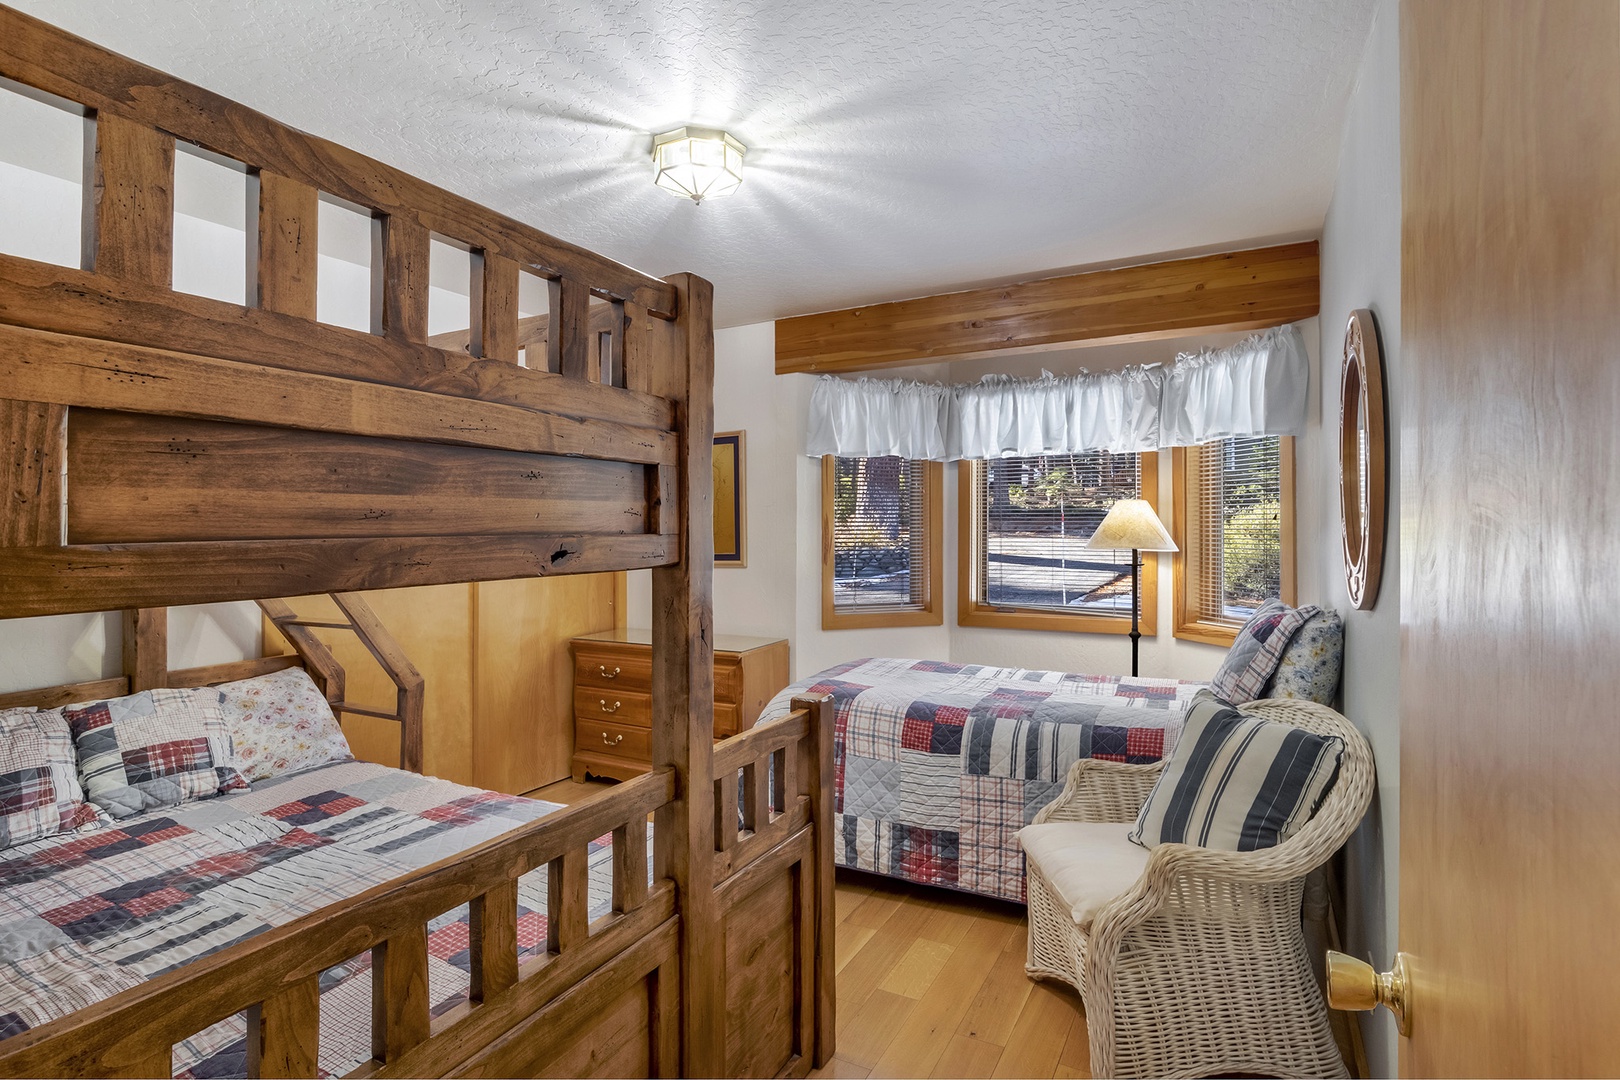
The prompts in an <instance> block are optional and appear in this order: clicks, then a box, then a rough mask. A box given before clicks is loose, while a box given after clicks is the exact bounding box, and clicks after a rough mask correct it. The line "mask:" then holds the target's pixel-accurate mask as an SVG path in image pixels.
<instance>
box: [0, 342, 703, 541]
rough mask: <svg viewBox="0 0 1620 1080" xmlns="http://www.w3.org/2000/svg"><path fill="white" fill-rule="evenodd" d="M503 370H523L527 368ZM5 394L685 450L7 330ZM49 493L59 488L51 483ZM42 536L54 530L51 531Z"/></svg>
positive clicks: (317, 423)
mask: <svg viewBox="0 0 1620 1080" xmlns="http://www.w3.org/2000/svg"><path fill="white" fill-rule="evenodd" d="M502 366H505V367H511V368H513V370H521V369H518V368H517V367H516V366H515V365H502ZM558 381H559V382H560V381H562V380H558ZM0 386H5V387H6V390H7V392H8V393H15V394H17V395H18V396H19V397H20V398H23V399H26V400H29V401H39V402H46V403H49V404H53V405H67V406H71V407H73V408H82V409H107V410H112V411H115V412H135V413H151V414H156V415H159V416H177V417H189V418H192V419H199V420H230V421H235V422H237V423H254V422H255V421H259V420H263V419H264V418H265V415H266V412H265V408H264V403H265V402H267V401H274V402H275V403H276V405H277V408H276V410H275V412H276V416H275V419H276V420H278V421H280V422H282V423H283V424H284V425H285V426H287V427H289V428H297V429H299V430H304V431H328V432H335V433H340V434H348V435H357V436H364V437H367V438H373V439H407V440H415V441H421V442H443V443H451V444H458V445H462V446H482V447H486V448H489V449H496V450H517V451H522V452H524V453H532V454H565V455H573V456H577V457H588V458H595V459H598V460H602V461H628V462H632V463H634V464H638V465H665V464H668V463H670V460H671V458H672V457H673V455H674V453H675V450H676V439H675V436H674V435H673V434H672V433H668V432H663V431H658V430H655V429H653V428H642V427H629V426H626V425H623V424H615V423H612V422H610V421H606V420H586V419H581V418H576V417H570V416H558V415H552V414H549V413H542V412H533V411H530V410H528V409H524V408H519V407H517V406H511V405H500V404H494V403H490V402H480V401H478V400H476V399H472V398H462V397H450V396H446V395H441V394H430V393H423V392H420V391H415V390H405V389H401V388H398V387H392V386H384V385H381V384H378V383H367V382H360V381H358V380H353V379H339V378H329V377H327V376H317V375H304V374H298V373H294V372H288V371H282V370H278V369H276V368H268V367H260V366H258V365H255V364H251V363H237V362H234V361H230V360H214V359H211V358H208V357H203V356H193V355H191V354H189V353H173V352H166V351H163V350H160V349H147V348H143V347H140V346H135V345H115V344H113V343H111V342H106V341H92V340H87V339H85V338H76V337H68V336H64V335H59V334H47V333H42V332H40V331H36V330H22V329H19V328H17V327H14V326H5V325H3V324H0ZM47 421H49V423H54V422H55V421H54V420H50V418H48V417H47V418H46V420H41V421H38V422H35V423H32V424H31V425H30V426H28V427H26V428H25V429H23V430H25V431H26V432H36V431H37V432H39V433H40V434H39V435H38V436H37V437H38V438H41V439H46V438H47V437H49V438H51V439H54V438H55V437H56V436H55V435H54V431H53V429H51V428H50V426H49V423H48V422H47ZM9 427H10V425H9V424H8V429H9ZM51 445H54V444H51ZM8 471H9V470H8ZM46 473H47V474H48V469H47V470H46ZM42 482H43V483H47V484H48V483H49V480H48V478H47V479H45V480H42ZM8 501H13V502H14V501H15V499H14V498H12V499H8ZM38 505H39V507H40V510H39V512H40V513H44V514H47V516H48V514H49V512H50V509H51V504H50V503H49V502H48V501H46V500H44V499H43V497H42V499H41V501H40V502H39V504H38ZM40 528H44V529H46V530H47V531H48V528H49V526H48V525H46V526H40Z"/></svg>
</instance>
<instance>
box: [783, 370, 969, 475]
mask: <svg viewBox="0 0 1620 1080" xmlns="http://www.w3.org/2000/svg"><path fill="white" fill-rule="evenodd" d="M950 397H951V390H950V387H948V386H944V385H941V384H939V383H921V382H911V381H906V380H904V379H855V380H853V381H851V380H849V379H835V378H833V377H832V376H830V375H829V376H826V377H824V378H820V379H817V380H816V388H815V390H814V392H812V393H811V395H810V434H809V438H808V440H807V446H806V449H805V452H806V453H807V454H809V455H810V456H811V457H821V456H822V455H823V454H836V455H838V456H839V457H889V456H891V455H892V456H894V457H903V458H913V459H915V460H918V461H945V460H948V459H947V457H946V449H947V444H946V437H945V425H946V413H947V409H948V406H949V403H950ZM850 447H859V449H858V450H853V449H850Z"/></svg>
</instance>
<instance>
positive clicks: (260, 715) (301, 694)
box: [215, 668, 354, 781]
mask: <svg viewBox="0 0 1620 1080" xmlns="http://www.w3.org/2000/svg"><path fill="white" fill-rule="evenodd" d="M215 689H216V690H218V691H219V692H220V693H221V694H223V695H224V704H223V705H222V706H221V710H222V711H223V712H224V714H225V725H226V727H227V728H229V729H230V733H231V739H232V741H233V742H234V743H235V744H236V767H237V768H238V769H241V770H242V773H243V775H245V776H246V777H247V778H248V780H250V781H258V780H268V779H270V778H271V777H273V776H280V775H282V774H283V773H289V772H299V771H301V770H303V769H313V768H314V767H315V766H317V765H325V764H326V763H327V762H329V761H351V760H353V758H354V755H353V754H352V753H350V752H349V740H348V739H346V738H344V737H343V729H342V728H341V727H339V726H338V722H337V717H335V716H333V715H332V706H331V705H330V704H328V702H327V700H326V697H325V695H323V694H322V693H321V692H320V690H319V689H317V688H316V686H315V680H313V679H311V678H310V677H309V674H308V673H307V672H306V671H304V669H303V668H287V669H286V670H284V671H273V672H271V673H270V674H268V675H259V676H256V677H254V678H251V679H242V680H240V681H238V682H231V683H221V684H220V685H219V686H217V687H215Z"/></svg>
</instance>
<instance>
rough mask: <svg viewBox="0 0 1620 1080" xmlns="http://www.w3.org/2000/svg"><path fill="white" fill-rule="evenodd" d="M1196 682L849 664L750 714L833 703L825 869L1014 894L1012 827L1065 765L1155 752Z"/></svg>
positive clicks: (1170, 745)
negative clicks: (805, 697)
mask: <svg viewBox="0 0 1620 1080" xmlns="http://www.w3.org/2000/svg"><path fill="white" fill-rule="evenodd" d="M1204 685H1205V684H1204V683H1196V682H1179V681H1175V680H1171V679H1139V678H1132V677H1129V676H1119V675H1074V674H1069V673H1066V672H1061V671H1029V670H1025V669H1023V668H1004V667H987V666H984V665H980V664H948V663H944V662H941V661H936V660H899V659H890V658H877V659H862V660H851V661H849V662H848V663H845V664H839V665H837V666H836V667H830V668H828V669H827V670H825V671H822V672H819V673H817V674H815V675H812V676H811V677H810V678H808V679H805V680H804V681H802V682H798V683H795V684H793V685H792V686H789V687H788V688H787V689H785V690H783V691H782V692H781V693H780V694H777V695H776V697H775V698H773V699H772V700H771V702H770V703H769V704H768V705H766V707H765V711H764V712H763V713H761V714H760V718H759V722H760V723H766V722H767V721H770V720H777V719H781V718H782V717H784V716H786V715H787V714H788V712H789V710H790V707H791V700H792V698H793V697H794V695H796V694H803V693H822V694H830V695H831V696H832V698H833V700H834V702H835V703H836V710H837V711H836V717H837V728H836V735H835V738H834V743H833V746H834V750H833V764H834V779H835V788H834V810H835V813H836V814H837V824H838V826H839V828H840V829H841V832H840V833H838V834H837V835H835V837H834V840H833V858H834V861H836V862H837V863H838V865H840V866H848V867H851V868H853V869H857V870H869V871H873V872H875V873H879V874H887V875H889V876H891V877H898V878H904V879H905V880H907V881H915V882H919V883H921V884H925V885H944V886H947V887H950V888H954V889H961V890H964V891H967V892H974V893H979V894H982V895H984V896H991V897H997V898H999V899H1003V900H1016V901H1022V900H1023V899H1024V856H1023V852H1022V851H1021V850H1019V847H1018V843H1017V841H1016V840H1014V838H1013V834H1014V833H1016V832H1017V831H1018V830H1019V829H1021V828H1023V827H1024V826H1025V825H1026V824H1028V823H1029V821H1030V820H1031V819H1032V818H1033V817H1034V816H1035V814H1036V812H1037V811H1039V810H1040V809H1041V807H1043V806H1045V805H1046V804H1047V803H1049V802H1051V801H1052V800H1053V799H1055V798H1056V797H1057V795H1058V793H1059V792H1061V791H1062V790H1063V783H1064V781H1065V780H1066V779H1067V777H1068V772H1069V767H1070V766H1071V765H1073V764H1074V763H1075V761H1077V760H1078V759H1080V758H1084V757H1093V758H1100V759H1103V760H1106V761H1123V762H1128V763H1132V764H1146V763H1150V762H1154V761H1158V760H1159V759H1160V758H1161V757H1163V756H1164V755H1165V754H1167V753H1169V752H1170V751H1171V750H1172V749H1174V747H1175V740H1176V736H1177V734H1178V733H1179V732H1180V730H1181V720H1182V715H1183V713H1184V712H1185V711H1186V708H1187V706H1188V705H1190V704H1191V703H1192V696H1193V694H1195V693H1196V692H1197V691H1198V690H1199V689H1200V688H1201V687H1202V686H1204Z"/></svg>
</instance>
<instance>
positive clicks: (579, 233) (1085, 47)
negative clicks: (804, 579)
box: [10, 0, 1372, 325]
mask: <svg viewBox="0 0 1620 1080" xmlns="http://www.w3.org/2000/svg"><path fill="white" fill-rule="evenodd" d="M10 2H12V3H14V4H16V5H17V6H19V7H21V8H22V9H24V10H26V11H28V12H30V13H32V14H34V15H37V16H40V17H41V18H45V19H48V20H50V21H51V22H54V23H56V24H57V25H59V26H63V27H66V28H67V29H69V30H72V31H74V32H75V33H78V34H81V35H83V36H85V37H88V38H90V39H92V40H94V41H97V42H100V43H101V44H104V45H107V46H109V47H110V48H113V49H115V50H117V51H119V52H122V53H125V54H127V55H129V56H132V57H134V58H136V59H138V60H141V61H143V62H145V63H148V64H152V65H153V66H156V67H159V68H162V69H164V70H167V71H170V72H173V73H175V74H177V75H180V76H181V77H183V78H186V79H189V80H191V81H193V82H196V83H199V84H201V85H203V86H206V87H208V88H210V89H212V90H215V91H218V92H220V93H223V94H225V95H227V96H229V97H233V98H236V99H238V100H240V101H243V102H245V103H247V104H249V105H252V106H254V107H256V108H258V109H261V110H263V111H264V112H267V113H269V114H270V115H272V116H275V117H277V118H278V119H281V120H284V121H286V122H288V123H290V124H293V125H294V126H296V127H299V128H303V129H304V130H306V131H311V132H314V133H316V134H319V135H324V136H326V137H328V138H331V139H334V140H337V141H338V142H341V143H345V144H347V145H349V146H352V147H355V148H357V149H359V150H362V151H364V152H366V153H368V154H371V155H373V156H375V157H378V158H381V159H383V160H384V161H387V162H390V163H392V164H394V165H397V166H399V167H401V168H404V169H406V170H408V171H410V172H412V173H415V174H417V175H420V176H422V177H425V178H427V179H429V180H432V181H434V182H436V183H439V184H441V185H443V186H445V187H448V188H451V189H453V190H455V191H458V192H461V193H463V194H465V195H468V196H470V197H472V198H474V199H477V200H478V201H480V202H483V203H485V204H486V205H488V206H491V207H493V208H495V209H497V210H501V211H503V212H505V213H507V214H511V215H513V216H515V217H518V218H521V219H523V220H525V221H528V222H531V223H532V224H534V225H536V226H538V227H540V228H542V229H545V230H547V231H549V232H552V233H555V234H557V235H559V236H562V237H565V238H567V239H569V240H573V241H575V242H578V243H581V244H584V245H586V246H587V247H590V248H593V249H595V250H597V251H601V252H603V253H605V254H607V255H610V256H612V257H614V258H617V259H620V260H622V261H624V262H627V263H629V264H631V265H633V266H636V267H638V268H640V269H642V270H646V271H648V272H650V273H653V274H658V275H663V274H668V273H672V272H675V271H680V270H690V271H693V272H695V273H698V274H701V275H703V276H705V277H707V278H709V279H711V280H712V281H713V282H714V283H715V287H716V306H717V317H718V321H719V323H720V324H721V325H736V324H740V323H747V322H755V321H760V320H766V319H773V318H779V317H782V316H786V315H794V314H801V313H804V312H810V311H819V310H825V309H829V308H837V307H843V306H847V305H851V304H857V303H869V302H874V301H879V300H888V299H897V298H900V297H906V296H916V295H923V294H927V293H932V292H938V291H942V290H944V289H947V288H953V287H959V286H964V285H969V284H976V283H980V282H986V281H993V280H1008V279H1012V278H1017V277H1024V276H1034V275H1036V274H1039V273H1045V272H1050V271H1054V270H1060V269H1064V268H1069V267H1075V266H1082V265H1092V264H1099V263H1111V262H1121V261H1129V260H1132V259H1135V258H1137V257H1140V256H1145V255H1152V254H1157V253H1163V252H1172V251H1188V250H1195V249H1200V248H1209V247H1215V246H1231V245H1234V244H1240V243H1243V242H1247V241H1254V240H1266V239H1275V238H1283V237H1289V238H1292V237H1298V236H1303V235H1314V234H1315V233H1316V232H1318V231H1319V229H1320V227H1321V223H1322V217H1323V214H1324V212H1325V211H1326V208H1327V203H1328V199H1329V196H1330V194H1331V188H1332V178H1333V175H1334V172H1335V166H1336V163H1337V157H1338V147H1339V132H1340V125H1341V120H1342V116H1343V110H1344V105H1345V100H1346V97H1347V95H1348V93H1349V90H1350V86H1351V82H1352V80H1353V78H1354V74H1355V70H1356V66H1357V61H1358V59H1359V58H1360V55H1361V52H1362V46H1363V43H1364V41H1365V38H1366V34H1367V30H1368V27H1369V26H1370V24H1371V19H1372V3H1371V0H1332V2H1323V0H1270V2H1261V0H1050V2H1045V3H1013V2H1007V0H1003V2H1000V3H996V2H989V0H829V2H824V3H818V2H814V0H799V2H788V3H778V2H737V3H732V2H726V0H671V2H663V3H660V2H656V0H605V2H601V3H585V2H582V0H552V2H547V3H534V2H525V0H466V2H461V3H457V2H454V0H379V2H373V3H360V2H357V0H250V2H235V3H225V2H221V0H10ZM688 122H691V123H697V124H704V125H712V126H718V127H724V128H727V129H728V130H730V131H731V132H732V133H733V134H734V135H736V136H737V137H738V138H739V139H741V140H742V141H743V142H744V143H745V144H747V145H748V147H749V148H750V149H749V154H748V159H747V167H746V170H745V181H744V183H743V186H742V189H741V190H740V191H739V192H738V194H737V195H735V196H733V197H732V198H730V199H725V200H718V201H713V202H709V203H706V204H704V205H702V206H698V205H694V204H692V203H690V202H687V201H684V200H676V199H674V198H672V197H671V196H669V195H668V194H666V193H665V192H663V191H660V190H658V189H657V188H655V187H654V186H653V184H652V170H651V165H650V162H649V160H648V152H649V150H650V148H651V135H652V133H654V132H657V131H662V130H665V129H667V128H671V127H676V126H679V125H681V124H683V123H688Z"/></svg>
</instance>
